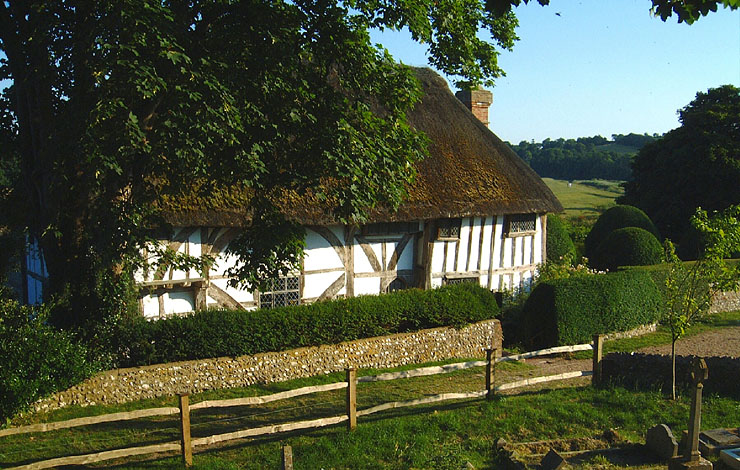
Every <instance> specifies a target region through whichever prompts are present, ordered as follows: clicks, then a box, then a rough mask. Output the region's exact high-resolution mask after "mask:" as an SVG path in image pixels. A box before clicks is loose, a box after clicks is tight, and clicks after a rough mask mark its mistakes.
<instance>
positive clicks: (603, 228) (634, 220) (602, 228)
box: [585, 205, 660, 259]
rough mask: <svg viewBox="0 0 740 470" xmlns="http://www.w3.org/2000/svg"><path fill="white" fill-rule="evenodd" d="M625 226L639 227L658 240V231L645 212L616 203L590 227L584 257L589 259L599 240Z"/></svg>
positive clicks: (594, 251) (597, 246)
mask: <svg viewBox="0 0 740 470" xmlns="http://www.w3.org/2000/svg"><path fill="white" fill-rule="evenodd" d="M625 227H639V228H641V229H643V230H647V231H648V232H650V233H652V234H653V235H655V238H657V239H658V240H660V233H659V232H658V229H657V228H656V227H655V224H653V222H652V221H651V220H650V217H648V216H647V214H645V213H644V212H643V211H641V210H640V209H638V208H637V207H633V206H625V205H618V206H614V207H612V208H610V209H609V210H607V211H606V212H604V213H603V214H601V216H600V217H599V219H598V220H597V221H596V223H595V224H594V226H593V228H591V231H590V232H589V233H588V236H587V237H586V242H585V248H586V257H587V258H589V259H591V258H592V257H593V256H594V254H595V253H596V250H598V248H599V245H600V244H601V242H602V241H604V239H605V238H606V237H607V236H608V235H609V234H610V233H611V232H613V231H614V230H618V229H620V228H625Z"/></svg>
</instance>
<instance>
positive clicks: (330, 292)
mask: <svg viewBox="0 0 740 470" xmlns="http://www.w3.org/2000/svg"><path fill="white" fill-rule="evenodd" d="M344 281H345V276H344V273H342V274H340V275H339V277H338V278H337V279H336V281H334V282H332V283H331V285H330V286H329V287H327V288H326V290H325V291H324V292H322V293H321V295H320V296H319V298H318V299H316V300H317V301H321V300H327V299H333V298H334V296H335V295H337V293H338V292H339V291H340V290H342V287H344Z"/></svg>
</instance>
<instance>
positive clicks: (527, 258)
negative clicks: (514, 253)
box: [523, 236, 534, 264]
mask: <svg viewBox="0 0 740 470" xmlns="http://www.w3.org/2000/svg"><path fill="white" fill-rule="evenodd" d="M525 238H526V240H525V242H524V261H523V264H531V261H532V244H533V243H534V237H532V236H528V237H525Z"/></svg>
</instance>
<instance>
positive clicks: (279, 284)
mask: <svg viewBox="0 0 740 470" xmlns="http://www.w3.org/2000/svg"><path fill="white" fill-rule="evenodd" d="M300 303H301V294H300V280H299V278H298V277H297V276H292V277H281V278H279V279H276V280H274V281H272V282H271V288H270V290H268V291H265V292H260V294H259V306H260V308H273V307H283V306H285V305H298V304H300Z"/></svg>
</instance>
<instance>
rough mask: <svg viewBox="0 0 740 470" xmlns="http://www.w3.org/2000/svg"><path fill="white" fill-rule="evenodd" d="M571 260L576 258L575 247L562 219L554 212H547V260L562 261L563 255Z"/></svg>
mask: <svg viewBox="0 0 740 470" xmlns="http://www.w3.org/2000/svg"><path fill="white" fill-rule="evenodd" d="M568 256H569V257H570V261H571V262H572V261H573V260H575V258H576V247H575V245H573V240H571V239H570V235H568V230H567V229H566V228H565V223H563V220H562V219H561V218H560V217H559V216H557V215H555V214H547V261H548V262H552V263H562V262H563V259H565V257H568Z"/></svg>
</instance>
